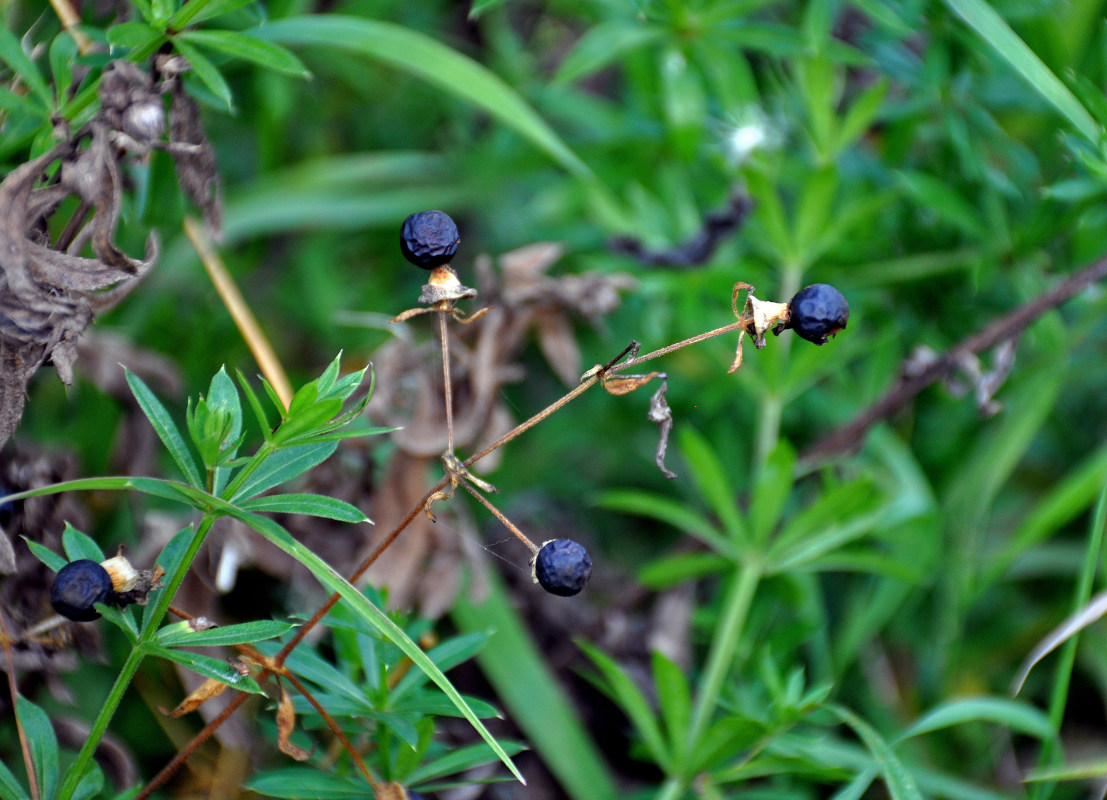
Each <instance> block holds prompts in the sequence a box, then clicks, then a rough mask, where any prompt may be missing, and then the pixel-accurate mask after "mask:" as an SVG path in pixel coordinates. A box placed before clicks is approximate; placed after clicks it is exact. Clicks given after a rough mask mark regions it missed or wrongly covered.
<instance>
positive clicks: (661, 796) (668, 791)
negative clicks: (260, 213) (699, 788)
mask: <svg viewBox="0 0 1107 800" xmlns="http://www.w3.org/2000/svg"><path fill="white" fill-rule="evenodd" d="M687 791H688V783H687V781H685V780H684V779H682V778H668V779H667V780H666V781H665V783H663V784H661V790H660V791H659V792H658V793H657V800H679V798H681V797H683V796H684V793H685V792H687Z"/></svg>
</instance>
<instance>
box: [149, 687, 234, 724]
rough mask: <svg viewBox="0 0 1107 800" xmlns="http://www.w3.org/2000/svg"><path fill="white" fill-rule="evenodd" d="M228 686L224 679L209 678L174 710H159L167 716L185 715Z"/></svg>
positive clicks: (216, 695) (221, 692) (219, 693)
mask: <svg viewBox="0 0 1107 800" xmlns="http://www.w3.org/2000/svg"><path fill="white" fill-rule="evenodd" d="M226 688H227V684H225V683H223V682H222V681H217V680H215V678H208V679H207V680H206V681H204V682H203V683H201V684H200V685H199V686H198V687H197V688H196V689H194V690H193V691H191V692H189V694H188V697H186V698H185V699H184V700H182V701H181V702H180V703H178V704H177V707H176V708H174V709H173V710H172V711H166V710H165V709H164V708H160V707H159V708H158V710H159V711H160V712H161V713H162V714H164V715H165V716H167V717H183V716H184V715H185V714H190V713H192V712H193V711H195V710H196V709H198V708H199V707H200V706H202V705H203V704H204V703H205V702H206V701H208V700H210V699H211V698H213V697H218V696H219V695H221V694H223V691H224V690H225V689H226Z"/></svg>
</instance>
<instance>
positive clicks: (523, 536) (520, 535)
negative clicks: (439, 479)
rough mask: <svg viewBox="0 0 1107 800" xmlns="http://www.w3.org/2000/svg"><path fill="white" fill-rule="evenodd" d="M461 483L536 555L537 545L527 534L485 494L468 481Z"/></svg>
mask: <svg viewBox="0 0 1107 800" xmlns="http://www.w3.org/2000/svg"><path fill="white" fill-rule="evenodd" d="M461 485H462V486H464V487H465V491H467V492H468V493H469V494H471V495H473V497H475V498H477V501H478V502H479V503H480V504H481V505H482V506H484V507H485V508H487V509H488V510H489V511H491V512H492V516H494V517H495V518H496V519H498V520H499V521H500V522H502V523H503V524H504V526H505V527H506V528H507V529H508V530H509V531H511V532H512V533H513V534H515V538H516V539H518V540H519V541H520V542H522V543H523V544H525V545H526V546H527V547H529V548H530V551H531V553H534V554H536V555H537V553H538V550H539V547H538V545H536V544H535V543H534V542H532V541H531V540H530V539H529V538H527V535H526V534H525V533H523V532H522V531H521V530H519V529H518V528H516V527H515V526H514V525H513V524H512V522H511V520H509V519H508V518H507V517H505V516H504V515H503V514H502V513H500V510H499V509H498V508H496V507H495V506H494V505H492V503H490V502H489V501H488V498H487V497H485V496H484V495H483V494H481V493H480V492H478V491H477V490H476V489H474V488H473V487H472V486H470V485H469V484H468V483H464V482H462V484H461Z"/></svg>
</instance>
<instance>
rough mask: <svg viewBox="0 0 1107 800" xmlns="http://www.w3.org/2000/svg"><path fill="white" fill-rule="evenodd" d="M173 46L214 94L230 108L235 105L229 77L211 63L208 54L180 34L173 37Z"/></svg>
mask: <svg viewBox="0 0 1107 800" xmlns="http://www.w3.org/2000/svg"><path fill="white" fill-rule="evenodd" d="M173 48H174V49H175V50H177V52H179V53H180V54H181V55H182V56H184V57H185V58H186V59H188V63H189V64H190V65H191V66H192V71H193V72H194V73H196V77H197V78H199V79H200V81H201V82H202V83H203V84H204V85H205V86H207V87H208V89H209V90H210V91H211V93H212V94H214V95H215V96H216V97H218V98H219V99H220V100H222V101H223V102H224V103H225V104H226V105H227V108H228V109H231V108H233V107H234V101H233V98H232V97H231V87H230V86H228V85H227V79H226V78H224V77H223V74H222V73H221V72H220V71H219V69H218V68H217V67H216V66H215V64H213V63H211V61H210V60H209V59H208V57H207V56H205V55H204V54H203V53H201V52H200V51H199V50H198V49H197V48H195V47H193V46H192V45H191V44H190V43H189V42H187V41H185V40H183V39H182V38H181V37H180V36H174V37H173Z"/></svg>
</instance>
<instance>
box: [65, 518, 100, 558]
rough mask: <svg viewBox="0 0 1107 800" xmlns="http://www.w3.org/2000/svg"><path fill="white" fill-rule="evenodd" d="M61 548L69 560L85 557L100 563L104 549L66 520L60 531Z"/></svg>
mask: <svg viewBox="0 0 1107 800" xmlns="http://www.w3.org/2000/svg"><path fill="white" fill-rule="evenodd" d="M62 549H63V550H65V554H66V555H67V556H68V557H69V560H70V561H77V560H78V559H81V558H87V559H88V560H90V561H95V562H96V563H100V562H101V561H103V560H104V551H102V550H101V549H100V545H98V544H96V542H95V541H93V540H92V538H91V537H89V536H88V535H86V534H83V533H81V532H80V531H79V530H77V529H76V528H74V527H73V526H72V525H70V524H69V523H68V522H67V523H65V530H64V531H62Z"/></svg>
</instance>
